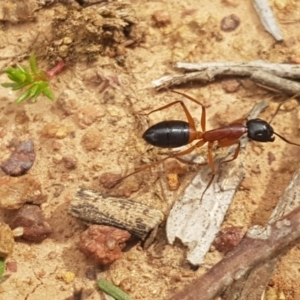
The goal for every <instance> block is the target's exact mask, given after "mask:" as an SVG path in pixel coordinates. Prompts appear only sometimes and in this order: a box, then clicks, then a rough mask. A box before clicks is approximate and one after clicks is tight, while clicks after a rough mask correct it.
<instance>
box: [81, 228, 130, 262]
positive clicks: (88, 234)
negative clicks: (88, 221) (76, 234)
mask: <svg viewBox="0 0 300 300" xmlns="http://www.w3.org/2000/svg"><path fill="white" fill-rule="evenodd" d="M130 237H131V234H130V233H129V232H128V231H126V230H122V229H118V228H115V227H111V226H104V225H92V226H90V227H89V228H88V229H87V230H86V231H84V232H83V233H82V234H81V235H80V243H79V245H78V249H79V250H80V251H81V252H82V253H84V254H85V255H86V256H91V257H92V258H93V259H94V261H95V262H96V263H98V264H100V265H109V264H111V263H113V262H114V261H116V260H118V259H119V258H121V256H122V249H123V248H124V247H125V242H126V241H127V240H128V239H129V238H130Z"/></svg>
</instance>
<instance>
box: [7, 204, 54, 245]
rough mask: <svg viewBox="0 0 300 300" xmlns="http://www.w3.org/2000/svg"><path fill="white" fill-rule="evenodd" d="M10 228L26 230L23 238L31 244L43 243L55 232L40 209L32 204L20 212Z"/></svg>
mask: <svg viewBox="0 0 300 300" xmlns="http://www.w3.org/2000/svg"><path fill="white" fill-rule="evenodd" d="M10 227H11V228H12V229H14V228H17V227H22V228H24V233H23V235H22V238H23V239H25V240H28V241H31V242H41V241H43V240H44V239H46V238H47V237H48V236H49V235H50V234H51V233H52V232H53V230H52V228H51V226H50V224H49V223H48V222H47V221H46V219H45V217H44V215H43V212H42V210H41V209H40V207H39V206H37V205H30V204H26V205H24V206H23V207H22V208H20V209H19V210H18V212H17V213H16V215H15V216H14V218H13V219H12V220H11V222H10Z"/></svg>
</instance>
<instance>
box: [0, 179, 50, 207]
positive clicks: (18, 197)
mask: <svg viewBox="0 0 300 300" xmlns="http://www.w3.org/2000/svg"><path fill="white" fill-rule="evenodd" d="M0 194H1V198H0V207H1V208H6V209H18V208H20V207H22V206H23V204H24V203H26V202H30V203H34V204H41V203H43V202H45V201H46V200H47V198H46V196H45V195H43V193H42V188H41V184H40V182H39V181H38V180H36V179H34V178H33V177H32V176H30V175H24V176H22V177H10V176H4V177H2V178H1V180H0Z"/></svg>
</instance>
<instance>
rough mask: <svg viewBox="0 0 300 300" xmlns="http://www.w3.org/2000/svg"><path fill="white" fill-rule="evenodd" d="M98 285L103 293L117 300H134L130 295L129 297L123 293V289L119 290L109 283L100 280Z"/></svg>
mask: <svg viewBox="0 0 300 300" xmlns="http://www.w3.org/2000/svg"><path fill="white" fill-rule="evenodd" d="M97 284H98V287H99V288H100V289H101V290H102V291H104V292H105V293H106V294H108V295H109V296H112V297H113V298H115V299H116V300H132V298H130V297H129V295H127V294H126V293H125V292H123V291H122V290H121V289H119V288H118V287H117V286H115V285H113V284H112V283H110V282H109V281H106V280H104V279H100V280H98V282H97Z"/></svg>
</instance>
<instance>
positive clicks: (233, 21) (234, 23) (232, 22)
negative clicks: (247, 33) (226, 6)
mask: <svg viewBox="0 0 300 300" xmlns="http://www.w3.org/2000/svg"><path fill="white" fill-rule="evenodd" d="M240 22H241V21H240V18H239V17H238V16H236V15H235V14H231V15H229V16H227V17H224V18H223V19H222V21H221V30H222V31H225V32H230V31H233V30H235V29H236V28H238V27H239V25H240Z"/></svg>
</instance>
